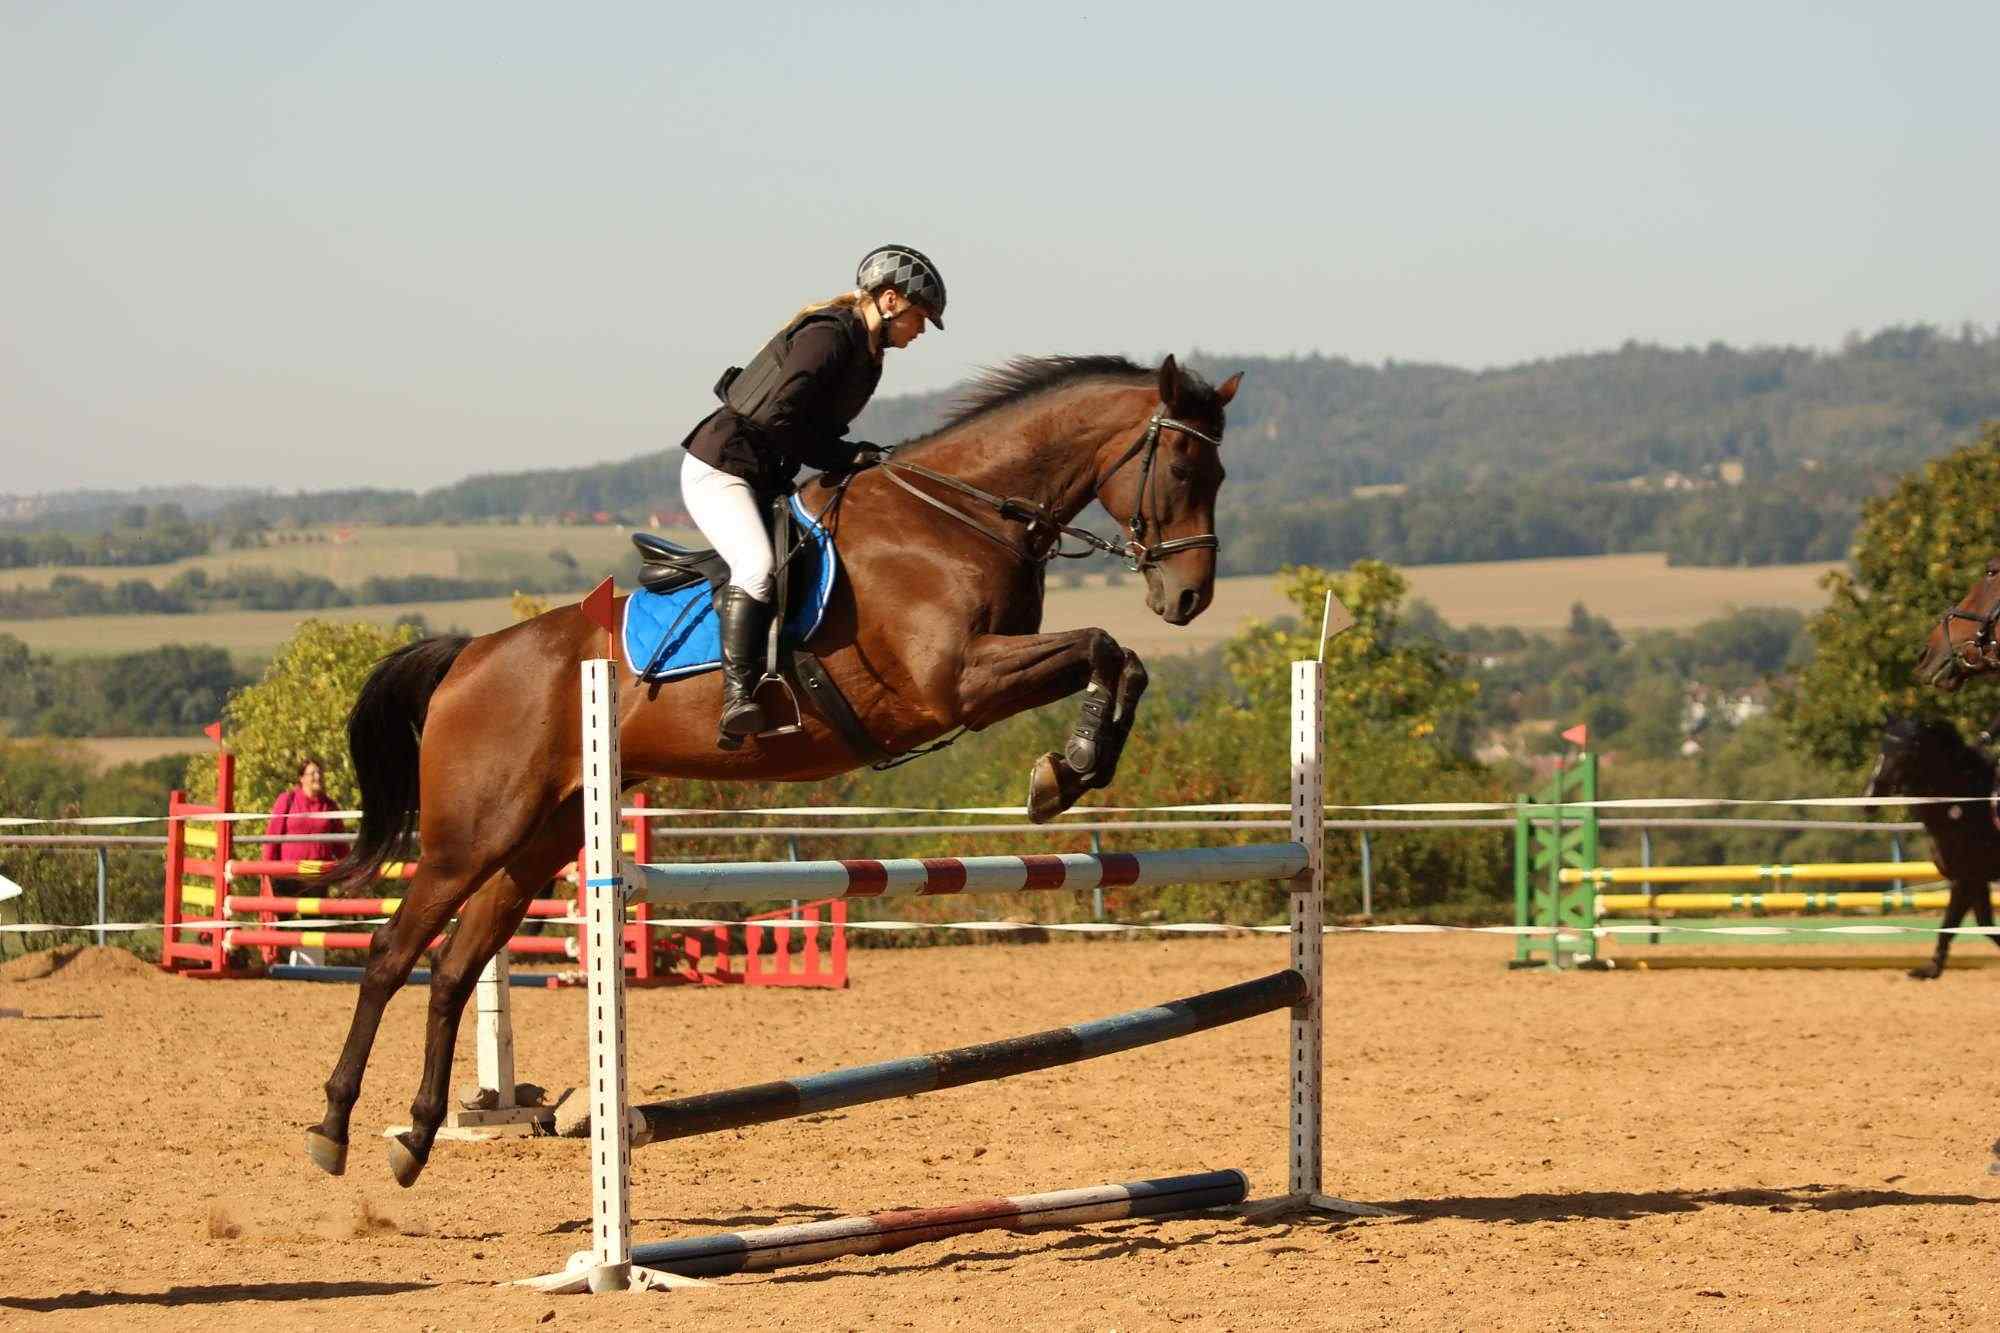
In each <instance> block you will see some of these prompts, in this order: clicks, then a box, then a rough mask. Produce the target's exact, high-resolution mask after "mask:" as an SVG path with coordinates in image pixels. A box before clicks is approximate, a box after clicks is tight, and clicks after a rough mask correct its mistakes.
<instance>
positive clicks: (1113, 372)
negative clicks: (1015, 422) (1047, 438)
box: [931, 356, 1215, 436]
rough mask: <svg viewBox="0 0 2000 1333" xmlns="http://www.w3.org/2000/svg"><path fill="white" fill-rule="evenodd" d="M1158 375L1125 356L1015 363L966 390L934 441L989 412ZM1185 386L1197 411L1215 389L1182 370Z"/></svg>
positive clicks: (1036, 359) (989, 372)
mask: <svg viewBox="0 0 2000 1333" xmlns="http://www.w3.org/2000/svg"><path fill="white" fill-rule="evenodd" d="M1158 374H1159V372H1158V371H1157V370H1155V369H1154V368H1152V367H1150V366H1142V365H1139V364H1138V363H1137V362H1134V361H1129V360H1127V359H1126V358H1124V357H1122V356H1022V357H1016V358H1014V359H1013V360H1012V361H1009V362H1008V363H1007V364H1006V365H1004V366H995V367H993V368H992V369H990V370H987V371H985V372H983V373H982V374H981V375H980V376H979V378H978V379H976V380H974V381H973V382H972V383H971V384H969V385H967V386H966V387H965V389H963V390H962V391H961V392H960V393H959V394H958V395H957V397H956V398H955V399H954V400H953V402H952V407H951V413H950V415H949V416H947V417H946V418H945V420H944V424H943V425H941V426H939V427H938V428H937V429H936V430H935V431H932V432H931V435H933V436H935V435H941V434H943V433H944V432H945V431H948V430H952V429H954V428H956V427H959V426H963V425H964V424H965V423H966V422H968V421H971V420H973V419H974V418H975V417H983V416H985V415H986V414H987V413H989V412H998V411H1000V410H1001V409H1002V408H1007V407H1012V406H1013V405H1014V404H1015V403H1019V402H1022V401H1024V400H1026V399H1029V398H1032V397H1034V396H1035V395H1036V394H1039V393H1045V392H1047V391H1049V390H1051V389H1060V388H1063V387H1065V386H1067V385H1071V384H1076V383H1078V382H1080V381H1083V380H1089V379H1112V380H1124V381H1126V382H1128V383H1132V384H1146V383H1150V382H1152V381H1153V380H1154V379H1155V378H1156V377H1157V376H1158ZM1181 380H1182V383H1183V384H1184V385H1185V387H1186V392H1187V397H1188V398H1189V399H1191V400H1192V403H1191V404H1190V405H1198V404H1199V403H1200V402H1201V400H1202V399H1203V398H1204V397H1210V398H1212V397H1213V396H1214V393H1215V391H1214V389H1212V388H1210V387H1209V385H1208V382H1207V381H1205V380H1203V379H1202V378H1201V377H1200V376H1199V375H1196V374H1195V373H1194V372H1193V371H1191V370H1189V369H1187V367H1185V366H1183V367H1181Z"/></svg>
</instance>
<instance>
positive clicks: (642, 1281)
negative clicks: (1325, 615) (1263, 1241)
mask: <svg viewBox="0 0 2000 1333" xmlns="http://www.w3.org/2000/svg"><path fill="white" fill-rule="evenodd" d="M1322 671H1323V668H1322V667H1321V665H1320V664H1319V663H1318V662H1311V661H1307V662H1295V663H1293V664H1292V696H1291V704H1292V802H1291V805H1292V840H1291V841H1290V842H1287V843H1279V844H1275V845H1270V846H1252V847H1208V848H1191V849H1183V850H1175V851H1163V852H1127V853H1110V854H1104V855H1052V856H982V857H939V858H928V859H916V858H911V859H900V860H882V861H876V860H851V861H815V862H796V863H762V862H756V863H742V864H734V865H689V866H681V865H671V866H666V865H633V864H630V863H627V862H625V861H624V860H623V858H622V857H621V855H620V852H619V843H618V831H619V830H618V798H619V795H620V793H621V791H622V781H621V770H620V764H619V750H618V727H617V722H616V718H617V690H618V681H617V674H616V669H615V668H614V666H613V664H612V663H611V662H609V661H604V660H597V661H587V662H585V663H583V691H582V695H583V784H584V792H583V795H584V852H585V862H584V883H583V885H582V886H581V892H582V893H584V894H586V895H588V898H587V902H586V916H587V920H588V923H589V924H588V926H587V932H588V941H589V952H588V960H587V966H586V988H587V995H588V1014H589V1024H590V1033H589V1060H590V1066H589V1070H588V1091H589V1104H590V1160H591V1196H592V1208H591V1248H590V1249H589V1250H587V1251H582V1252H580V1253H577V1254H575V1255H573V1256H571V1258H570V1261H569V1264H568V1266H567V1267H566V1268H565V1269H564V1270H563V1271H562V1272H560V1273H554V1274H550V1275H549V1276H547V1277H541V1278H529V1279H526V1281H527V1282H528V1283H530V1284H532V1285H534V1286H537V1287H540V1288H542V1289H544V1290H548V1291H585V1290H588V1291H616V1290H623V1289H625V1288H627V1287H669V1286H684V1285H688V1284H689V1282H690V1281H691V1280H692V1279H690V1278H688V1277H682V1276H678V1275H676V1274H674V1273H672V1272H665V1271H660V1270H657V1269H653V1268H648V1267H645V1266H644V1260H645V1259H647V1258H652V1257H653V1256H656V1255H657V1256H659V1257H660V1259H661V1260H665V1259H666V1258H667V1256H669V1255H674V1256H680V1255H681V1254H682V1252H683V1251H687V1252H689V1253H692V1252H695V1251H700V1250H701V1246H702V1245H703V1244H704V1243H706V1244H709V1245H710V1246H711V1247H714V1246H720V1247H721V1249H722V1250H723V1251H726V1252H731V1253H734V1252H736V1251H737V1250H738V1249H740V1247H741V1245H742V1243H744V1242H745V1240H746V1239H747V1238H748V1237H750V1236H755V1235H757V1234H758V1233H745V1234H744V1235H738V1236H726V1237H719V1238H696V1239H695V1240H692V1241H687V1242H667V1243H660V1244H655V1245H648V1246H644V1247H641V1249H640V1251H639V1256H640V1262H639V1263H637V1264H635V1262H634V1250H633V1246H632V1237H631V1207H630V1190H631V1153H632V1149H633V1146H634V1143H633V1140H634V1129H635V1128H636V1127H642V1126H644V1125H645V1124H646V1121H645V1118H644V1117H643V1116H642V1115H641V1113H640V1108H636V1107H634V1106H633V1105H632V1104H631V1099H630V1097H629V1096H628V1095H627V1088H626V1071H625V973H624V969H623V967H622V966H621V963H622V955H623V950H622V948H621V939H622V929H623V926H624V921H625V903H626V894H627V892H628V890H629V891H631V892H632V893H633V894H634V895H635V896H640V897H644V898H646V899H648V900H650V901H652V902H655V903H693V902H753V901H760V900H767V899H783V898H795V897H814V898H843V897H845V898H860V897H894V896H909V895H938V894H955V893H980V892H988V893H990V892H1019V891H1021V890H1024V889H1057V888H1067V889H1088V888H1093V887H1097V886H1099V885H1104V886H1114V885H1116V886H1139V887H1143V886H1148V885H1163V884H1187V883H1228V882H1232V881H1242V880H1256V879H1285V880H1287V881H1288V882H1289V883H1290V886H1291V941H1292V947H1291V954H1292V957H1291V968H1290V973H1288V974H1280V975H1281V976H1282V977H1283V978H1284V980H1283V981H1282V982H1280V981H1279V978H1276V977H1274V978H1266V979H1264V980H1263V981H1261V982H1257V983H1246V985H1247V986H1271V985H1283V986H1285V987H1286V988H1287V990H1286V992H1285V995H1284V996H1283V997H1282V998H1290V997H1291V996H1292V995H1297V996H1298V999H1297V1002H1296V1003H1295V1004H1293V1005H1291V1006H1290V1008H1291V1015H1292V1017H1291V1027H1290V1057H1291V1058H1290V1070H1289V1075H1290V1115H1289V1117H1288V1120H1289V1144H1288V1152H1287V1157H1288V1167H1289V1170H1288V1176H1287V1186H1286V1188H1287V1193H1286V1194H1285V1195H1284V1196H1283V1197H1282V1198H1281V1199H1276V1200H1270V1201H1267V1202H1266V1203H1265V1204H1264V1205H1262V1207H1261V1211H1264V1212H1276V1211H1282V1210H1284V1209H1288V1208H1297V1209H1319V1210H1325V1211H1333V1212H1345V1213H1358V1214H1368V1215H1380V1214H1381V1213H1382V1210H1381V1209H1378V1208H1373V1207H1370V1206H1369V1205H1366V1204H1354V1203H1348V1202H1346V1201H1344V1200H1340V1199H1335V1198H1330V1197H1328V1196H1327V1195H1325V1194H1322V1193H1321V1192H1320V1184H1321V1181H1320V1134H1321V1126H1320V1067H1319V1066H1320V1049H1321V1021H1322V1010H1323V1002H1324V990H1323V985H1322V980H1321V955H1322V950H1323V943H1324V940H1323V930H1322V918H1323V911H1324V891H1325V857H1324V852H1325V841H1326V831H1325V828H1324V826H1323V818H1324V815H1323V810H1324V800H1325V798H1324V795H1323V791H1324V788H1323V780H1322V771H1321V763H1322V760H1321V754H1322V750H1323V746H1324V739H1325V738H1324V731H1325V722H1324V718H1325V708H1324V693H1323V692H1324V685H1323V679H1322ZM1194 998H1195V1000H1197V1001H1201V1000H1206V999H1208V998H1209V997H1194ZM1177 1003H1187V1002H1177ZM1265 1007H1267V1008H1268V1007H1270V1006H1269V1005H1266V1006H1265ZM1281 1007H1282V1006H1281ZM1148 1012H1150V1011H1148ZM1238 1016H1239V1017H1240V1016H1247V1015H1245V1014H1239V1015H1238ZM1133 1017H1134V1015H1121V1016H1120V1018H1121V1019H1131V1018H1133ZM1106 1021H1107V1022H1108V1021H1111V1020H1106ZM1225 1021H1228V1020H1225ZM1194 1030H1198V1028H1197V1029H1194ZM1051 1035H1053V1034H1037V1038H1042V1037H1049V1036H1051ZM1030 1040H1034V1039H1030V1038H1022V1039H1015V1041H1016V1043H1018V1042H1024V1041H1030ZM994 1045H995V1047H996V1051H995V1053H994V1054H995V1058H996V1060H997V1058H998V1054H999V1052H998V1049H997V1048H1000V1047H1009V1046H1010V1043H996V1044H994ZM1110 1049H1121V1047H1118V1046H1116V1045H1114V1046H1112V1047H1111V1048H1109V1049H1107V1050H1106V1051H1104V1052H1103V1053H1105V1054H1108V1053H1110ZM946 1054H953V1053H946ZM922 1058H924V1059H930V1058H934V1057H922ZM1077 1058H1094V1053H1086V1054H1084V1055H1082V1056H1080V1057H1077ZM1068 1062H1069V1061H1068V1060H1063V1061H1061V1063H1068ZM996 1067H997V1065H996ZM882 1068H886V1066H864V1067H862V1069H861V1070H860V1071H844V1072H845V1073H848V1074H853V1073H860V1074H864V1075H868V1076H870V1077H872V1075H873V1074H874V1073H875V1072H879V1070H880V1069H882ZM842 1072H843V1071H837V1072H836V1074H835V1075H826V1076H821V1077H822V1078H823V1079H838V1078H840V1077H841V1076H842ZM989 1076H1005V1075H1004V1073H1002V1074H999V1075H989ZM864 1081H866V1080H864ZM739 1091H752V1092H754V1091H758V1090H756V1089H751V1090H739ZM883 1095H885V1096H886V1095H892V1094H889V1093H884V1094H883ZM879 1099H880V1098H879V1097H872V1096H871V1097H868V1098H865V1100H879ZM801 1113H802V1112H794V1114H801ZM767 1118H784V1117H782V1116H780V1117H765V1116H761V1115H760V1116H759V1117H757V1119H758V1120H759V1121H761V1120H764V1119H767ZM645 1136H646V1131H645V1129H643V1128H641V1129H640V1137H642V1138H643V1137H645ZM1212 1174H1214V1173H1212ZM1219 1174H1220V1175H1223V1176H1232V1177H1233V1176H1235V1174H1236V1173H1219ZM1200 1179H1201V1180H1202V1182H1203V1183H1204V1184H1208V1183H1209V1180H1208V1177H1201V1178H1200ZM1165 1183H1166V1182H1164V1181H1158V1182H1136V1183H1135V1185H1134V1186H1131V1187H1109V1186H1107V1187H1100V1188H1101V1189H1106V1190H1122V1189H1136V1190H1139V1191H1141V1192H1144V1190H1145V1189H1147V1188H1149V1187H1153V1186H1158V1185H1163V1184H1165ZM1069 1193H1074V1192H1062V1194H1063V1195H1064V1196H1065V1197H1063V1198H1062V1202H1064V1203H1069V1202H1070V1200H1069V1199H1068V1198H1067V1197H1066V1196H1067V1194H1069ZM1227 1194H1228V1191H1223V1192H1221V1193H1204V1192H1201V1191H1195V1192H1192V1193H1189V1194H1187V1195H1186V1196H1185V1198H1186V1199H1187V1200H1188V1202H1187V1203H1186V1206H1185V1208H1184V1209H1182V1211H1185V1210H1188V1209H1194V1208H1200V1207H1213V1206H1216V1205H1218V1204H1226V1203H1231V1202H1234V1201H1235V1200H1236V1199H1240V1198H1241V1190H1240V1189H1238V1190H1236V1191H1235V1192H1234V1197H1226V1196H1227ZM1029 1197H1033V1198H1035V1199H1036V1200H1038V1201H1039V1200H1040V1199H1041V1197H1042V1196H1022V1197H1021V1198H1019V1199H1015V1200H1000V1201H997V1202H996V1201H985V1202H983V1203H979V1204H968V1205H958V1206H956V1207H955V1208H954V1207H947V1208H944V1209H937V1210H928V1209H927V1210H922V1212H923V1215H924V1218H925V1220H926V1221H935V1222H941V1221H943V1220H944V1219H945V1218H947V1217H956V1216H966V1217H976V1216H985V1215H988V1214H991V1215H993V1216H1000V1215H1002V1214H1005V1213H1006V1211H1007V1210H1006V1208H1004V1207H997V1204H1009V1203H1022V1202H1025V1201H1026V1200H1027V1199H1028V1198H1029ZM1049 1197H1050V1198H1052V1199H1053V1198H1055V1197H1057V1196H1049ZM1176 1197H1178V1196H1176ZM1092 1201H1093V1202H1095V1199H1094V1198H1093V1200H1092ZM996 1209H997V1211H996ZM1149 1211H1166V1210H1165V1209H1163V1208H1157V1207H1156V1208H1154V1209H1152V1210H1149ZM1099 1215H1100V1216H1118V1215H1126V1214H1118V1213H1115V1212H1114V1213H1104V1214H1099ZM887 1216H891V1215H881V1214H878V1215H875V1218H876V1219H877V1220H878V1221H879V1219H881V1218H884V1217H887ZM893 1216H896V1217H898V1218H902V1217H904V1216H905V1215H902V1214H898V1215H893ZM908 1216H910V1217H915V1216H917V1214H910V1215H908ZM1075 1216H1076V1220H1089V1215H1088V1214H1085V1213H1078V1214H1076V1215H1075ZM878 1221H871V1220H870V1219H866V1218H861V1219H844V1220H843V1223H842V1224H841V1227H840V1228H837V1229H839V1230H840V1231H841V1235H842V1236H846V1235H847V1233H848V1232H849V1231H853V1232H855V1233H856V1234H861V1233H868V1234H872V1232H873V1230H874V1229H875V1228H876V1226H877V1225H878ZM990 1224H991V1225H1007V1223H1006V1222H1005V1221H1004V1220H1003V1221H999V1222H995V1223H990ZM919 1229H921V1228H919ZM796 1230H797V1229H794V1228H778V1229H776V1232H777V1233H784V1234H783V1235H782V1236H781V1237H779V1239H781V1240H783V1241H784V1242H785V1248H786V1252H787V1253H788V1254H791V1253H799V1254H813V1255H818V1256H820V1257H829V1256H831V1255H832V1254H837V1253H868V1252H874V1251H873V1250H872V1249H871V1248H870V1247H869V1246H868V1245H865V1244H863V1245H857V1246H851V1247H849V1248H844V1249H843V1248H832V1249H822V1248H820V1247H819V1246H817V1245H815V1244H813V1243H812V1242H814V1241H817V1240H819V1239H820V1237H819V1235H818V1233H817V1232H814V1233H813V1234H812V1235H811V1236H807V1235H805V1234H803V1233H800V1234H797V1235H794V1234H792V1233H793V1232H795V1231H796ZM808 1230H810V1228H808ZM935 1234H939V1235H943V1234H953V1232H951V1231H949V1230H944V1229H940V1230H939V1231H937V1232H936V1233H935ZM925 1238H928V1237H925ZM794 1242H796V1243H797V1244H796V1248H794ZM690 1247H692V1248H690ZM701 1252H704V1253H705V1252H706V1251H701ZM787 1261H789V1262H804V1261H808V1260H803V1259H797V1258H792V1259H788V1260H787ZM676 1266H679V1265H676ZM695 1271H711V1272H712V1271H717V1270H716V1269H713V1268H710V1269H706V1270H703V1269H700V1268H697V1269H696V1270H695ZM727 1271H740V1266H739V1267H738V1268H735V1269H728V1270H727Z"/></svg>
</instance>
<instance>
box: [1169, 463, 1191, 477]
mask: <svg viewBox="0 0 2000 1333" xmlns="http://www.w3.org/2000/svg"><path fill="white" fill-rule="evenodd" d="M1172 467H1173V474H1174V480H1176V481H1186V480H1187V479H1188V478H1189V477H1192V476H1193V475H1194V469H1193V468H1191V467H1189V466H1188V465H1187V464H1186V463H1175V464H1173V465H1172Z"/></svg>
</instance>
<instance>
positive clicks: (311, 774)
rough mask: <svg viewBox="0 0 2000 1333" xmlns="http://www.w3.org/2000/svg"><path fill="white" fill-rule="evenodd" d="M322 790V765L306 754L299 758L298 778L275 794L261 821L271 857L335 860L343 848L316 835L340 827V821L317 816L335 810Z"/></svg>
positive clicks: (324, 780) (323, 770) (324, 771)
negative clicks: (264, 821) (263, 821)
mask: <svg viewBox="0 0 2000 1333" xmlns="http://www.w3.org/2000/svg"><path fill="white" fill-rule="evenodd" d="M338 808H339V807H338V806H336V805H334V803H333V800H332V798H331V797H329V796H328V795H327V794H326V769H325V767H324V765H322V764H321V763H320V762H319V760H317V759H315V758H313V757H312V756H311V755H307V756H306V757H305V758H303V759H301V760H300V761H299V781H298V785H297V786H295V787H289V788H287V789H286V790H285V792H284V794H283V795H281V796H279V797H278V799H277V802H276V804H274V805H272V807H271V818H270V819H269V820H268V821H267V822H266V823H265V825H264V855H265V857H266V858H267V859H269V860H272V861H338V860H339V859H340V858H341V857H342V856H344V855H346V853H347V849H346V848H345V847H343V846H341V844H339V843H337V842H322V841H319V837H320V836H321V835H324V834H328V833H338V832H340V831H341V826H340V821H339V820H335V819H324V818H321V817H320V816H322V815H323V814H324V813H325V812H326V811H328V810H335V809H338Z"/></svg>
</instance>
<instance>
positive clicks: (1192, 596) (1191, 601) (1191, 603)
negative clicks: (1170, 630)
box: [1181, 588, 1201, 617]
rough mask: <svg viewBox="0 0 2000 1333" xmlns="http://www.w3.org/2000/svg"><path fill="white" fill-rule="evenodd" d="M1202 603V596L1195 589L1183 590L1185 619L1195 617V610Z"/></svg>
mask: <svg viewBox="0 0 2000 1333" xmlns="http://www.w3.org/2000/svg"><path fill="white" fill-rule="evenodd" d="M1200 601H1201V594H1200V593H1197V592H1196V591H1195V590H1194V589H1193V588H1185V589H1183V590H1182V591H1181V615H1182V616H1184V617H1185V616H1191V615H1193V614H1194V608H1195V606H1196V604H1197V603H1199V602H1200Z"/></svg>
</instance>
